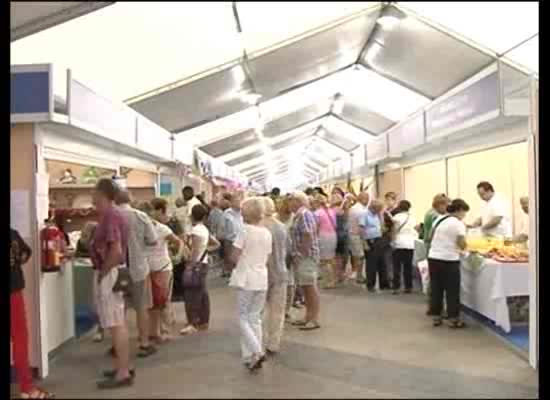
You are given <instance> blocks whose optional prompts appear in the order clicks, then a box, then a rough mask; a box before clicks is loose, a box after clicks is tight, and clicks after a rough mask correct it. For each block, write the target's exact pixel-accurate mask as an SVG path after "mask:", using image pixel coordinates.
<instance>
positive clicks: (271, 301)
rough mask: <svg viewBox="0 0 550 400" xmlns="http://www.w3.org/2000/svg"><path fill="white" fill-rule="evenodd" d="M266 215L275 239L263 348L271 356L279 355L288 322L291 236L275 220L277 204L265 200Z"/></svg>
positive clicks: (269, 272)
mask: <svg viewBox="0 0 550 400" xmlns="http://www.w3.org/2000/svg"><path fill="white" fill-rule="evenodd" d="M262 200H263V203H264V208H265V215H264V219H263V221H262V225H263V226H265V227H266V228H267V230H268V231H269V232H270V233H271V237H272V251H271V255H270V256H269V259H268V261H267V271H268V275H267V283H268V288H267V295H266V304H265V308H264V315H263V318H264V326H263V330H264V331H263V333H264V345H265V350H266V353H267V354H268V355H274V354H276V353H278V352H279V347H280V343H281V336H282V333H283V326H284V321H285V308H286V307H285V305H286V297H287V296H286V292H287V285H288V270H287V267H286V258H287V249H288V247H289V245H288V241H289V235H288V233H287V229H286V227H285V226H284V225H283V224H282V223H281V222H279V221H277V220H276V219H275V216H274V215H275V202H274V201H273V200H272V199H271V198H269V197H263V198H262Z"/></svg>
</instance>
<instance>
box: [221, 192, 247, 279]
mask: <svg viewBox="0 0 550 400" xmlns="http://www.w3.org/2000/svg"><path fill="white" fill-rule="evenodd" d="M223 198H224V200H225V201H227V202H228V203H229V205H230V207H229V208H228V209H227V210H225V211H224V213H223V214H224V223H223V254H224V271H223V273H222V277H224V278H229V277H230V276H231V271H232V270H233V268H234V267H235V264H234V263H233V261H231V253H232V252H233V242H234V241H235V239H236V238H237V236H238V235H239V233H241V231H242V230H243V229H244V222H243V216H242V215H241V201H242V195H241V193H232V194H231V193H225V194H224V195H223Z"/></svg>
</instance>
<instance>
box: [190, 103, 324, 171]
mask: <svg viewBox="0 0 550 400" xmlns="http://www.w3.org/2000/svg"><path fill="white" fill-rule="evenodd" d="M327 116H328V113H326V114H323V115H321V116H320V117H316V118H313V119H312V120H310V121H307V122H304V123H301V124H299V125H296V126H295V127H293V128H291V129H287V130H286V131H283V132H281V133H278V134H277V135H276V136H275V137H273V138H269V139H268V138H266V141H267V143H268V145H269V146H273V145H275V144H277V143H281V142H284V141H285V140H287V139H290V138H292V137H294V135H290V134H291V133H292V132H294V131H296V130H299V129H301V128H303V127H304V126H307V125H308V124H311V123H313V122H315V121H320V120H322V119H323V118H325V117H327ZM282 118H284V117H282ZM279 119H280V118H279ZM279 119H276V120H274V121H278V120H279ZM271 122H273V121H270V123H271ZM267 125H269V123H268V124H267ZM264 132H265V129H264ZM288 135H290V136H288ZM229 137H231V136H229ZM224 139H227V138H224ZM224 139H222V140H224ZM220 141H221V140H218V141H217V142H220ZM217 142H211V143H209V144H214V143H217ZM262 146H263V144H262V143H258V144H254V145H252V146H247V147H245V148H243V149H240V150H236V151H233V152H230V153H225V154H221V155H220V156H218V157H220V158H221V159H222V160H223V161H231V160H233V159H235V158H238V157H242V156H244V155H246V154H249V153H253V152H255V151H257V150H259V149H261V148H262ZM201 147H204V146H201Z"/></svg>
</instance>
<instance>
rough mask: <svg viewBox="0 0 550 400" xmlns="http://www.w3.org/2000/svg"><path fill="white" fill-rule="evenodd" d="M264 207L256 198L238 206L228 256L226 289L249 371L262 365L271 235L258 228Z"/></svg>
mask: <svg viewBox="0 0 550 400" xmlns="http://www.w3.org/2000/svg"><path fill="white" fill-rule="evenodd" d="M264 211H265V209H264V203H263V200H262V199H261V198H259V197H252V198H248V199H246V200H245V201H244V202H243V203H242V206H241V212H242V216H243V219H244V227H243V229H242V230H240V232H239V233H238V235H237V238H236V239H235V242H234V243H233V251H232V253H231V255H230V257H231V259H232V261H233V263H235V264H236V267H235V268H234V269H233V271H232V273H231V278H230V281H229V286H231V287H234V288H236V289H238V304H239V322H240V328H241V352H242V358H243V361H244V363H245V365H246V366H247V368H248V369H249V370H250V371H255V370H257V369H259V368H261V367H262V363H263V362H264V361H265V355H264V352H263V344H262V310H263V309H264V305H265V299H266V293H267V289H268V277H267V276H268V272H267V262H268V258H269V256H270V255H271V252H272V247H273V241H272V237H271V233H270V232H269V230H267V229H266V228H265V227H264V226H262V225H261V222H262V219H263V217H264Z"/></svg>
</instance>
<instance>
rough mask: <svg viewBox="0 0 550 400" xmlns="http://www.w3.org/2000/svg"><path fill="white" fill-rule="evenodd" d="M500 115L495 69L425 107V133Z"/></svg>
mask: <svg viewBox="0 0 550 400" xmlns="http://www.w3.org/2000/svg"><path fill="white" fill-rule="evenodd" d="M499 115H500V79H499V73H498V70H497V71H495V72H493V73H491V74H490V75H487V76H485V77H484V78H481V79H480V80H478V81H477V82H475V83H473V84H472V85H471V86H469V87H467V88H465V89H464V90H462V91H461V92H459V93H457V94H455V95H453V96H451V97H449V98H448V99H445V100H443V101H441V102H440V103H438V104H436V105H435V106H433V107H432V108H430V109H429V110H427V111H426V136H427V138H428V139H431V138H435V137H441V136H445V135H448V134H450V133H453V132H456V131H459V130H462V129H465V128H468V127H470V126H473V125H477V124H479V123H482V122H485V121H487V120H489V119H492V118H496V117H498V116H499Z"/></svg>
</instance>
